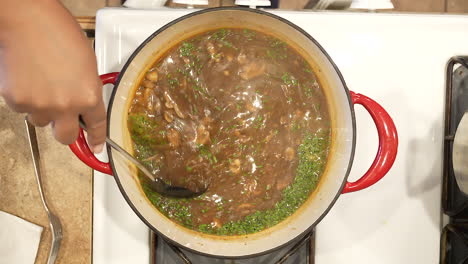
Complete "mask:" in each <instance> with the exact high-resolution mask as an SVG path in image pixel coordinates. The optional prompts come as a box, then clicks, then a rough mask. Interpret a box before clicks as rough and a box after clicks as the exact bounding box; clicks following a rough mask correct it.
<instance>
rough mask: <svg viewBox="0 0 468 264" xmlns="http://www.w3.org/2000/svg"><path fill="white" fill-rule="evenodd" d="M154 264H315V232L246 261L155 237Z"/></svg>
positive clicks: (153, 245)
mask: <svg viewBox="0 0 468 264" xmlns="http://www.w3.org/2000/svg"><path fill="white" fill-rule="evenodd" d="M152 248H153V254H152V255H153V256H152V259H153V260H154V262H153V263H154V264H201V263H203V264H233V263H235V264H314V250H315V232H313V231H312V232H311V233H309V234H307V235H306V236H304V237H303V238H302V239H300V240H298V241H297V243H294V244H291V245H287V246H285V247H283V248H281V249H278V250H276V251H274V252H271V253H269V254H266V255H263V256H258V257H254V258H246V259H236V260H234V259H221V258H212V257H206V256H201V255H198V254H195V253H193V252H188V251H186V250H184V249H181V248H179V247H177V246H175V245H172V244H170V243H169V242H167V241H165V240H164V239H162V238H161V237H159V236H157V235H153V243H152Z"/></svg>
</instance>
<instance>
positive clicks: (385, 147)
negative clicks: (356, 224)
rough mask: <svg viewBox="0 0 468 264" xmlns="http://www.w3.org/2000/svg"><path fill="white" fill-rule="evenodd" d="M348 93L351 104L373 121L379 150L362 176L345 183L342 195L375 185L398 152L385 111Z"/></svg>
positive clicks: (390, 119) (368, 100)
mask: <svg viewBox="0 0 468 264" xmlns="http://www.w3.org/2000/svg"><path fill="white" fill-rule="evenodd" d="M350 93H351V101H352V102H353V104H360V105H362V106H363V107H364V108H365V109H366V110H367V112H369V114H370V115H371V117H372V119H373V120H374V123H375V126H376V127H377V133H378V135H379V149H378V151H377V155H376V156H375V159H374V162H373V163H372V165H371V166H370V168H369V170H367V172H366V173H365V174H364V176H362V177H361V178H360V179H359V180H357V181H355V182H347V183H346V185H345V187H344V189H343V192H342V193H349V192H355V191H359V190H362V189H365V188H367V187H369V186H371V185H374V184H375V183H377V182H378V181H379V180H380V179H382V178H383V176H385V174H387V172H388V171H389V170H390V168H391V167H392V165H393V163H394V161H395V158H396V154H397V152H398V134H397V130H396V127H395V123H393V120H392V118H391V117H390V115H389V114H388V113H387V111H385V109H384V108H383V107H382V106H380V105H379V104H378V103H377V102H375V101H374V100H372V99H370V98H369V97H367V96H365V95H362V94H358V93H354V92H352V91H350Z"/></svg>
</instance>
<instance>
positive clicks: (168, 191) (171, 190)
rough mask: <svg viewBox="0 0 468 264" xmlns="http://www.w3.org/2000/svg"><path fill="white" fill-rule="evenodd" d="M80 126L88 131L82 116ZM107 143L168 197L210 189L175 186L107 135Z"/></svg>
mask: <svg viewBox="0 0 468 264" xmlns="http://www.w3.org/2000/svg"><path fill="white" fill-rule="evenodd" d="M80 127H81V128H82V129H83V130H85V131H86V125H85V124H84V122H83V120H81V118H80ZM106 143H107V144H108V145H109V146H111V147H112V148H113V149H115V150H116V151H117V152H118V153H120V154H121V155H122V156H123V157H124V158H125V159H127V160H128V161H130V162H131V163H133V164H134V165H135V166H136V167H137V168H138V169H139V170H140V171H141V172H143V174H144V175H145V176H146V179H147V180H148V181H147V182H146V183H147V184H148V186H149V187H150V188H151V190H153V191H155V192H157V193H159V194H161V195H163V196H167V197H173V198H193V197H197V196H200V195H202V194H203V193H205V192H206V190H207V189H208V187H207V186H204V188H203V189H201V190H199V191H192V190H190V189H188V188H185V187H182V186H175V185H170V184H167V183H166V182H164V181H163V180H162V179H161V178H160V177H158V176H156V175H154V174H153V173H151V172H150V171H149V170H148V169H147V168H146V166H145V165H143V164H142V163H141V162H140V161H139V160H137V159H136V158H134V157H133V156H132V155H131V154H130V153H128V152H127V151H126V150H125V149H123V148H122V147H120V146H119V145H118V144H117V143H116V142H115V141H113V140H112V139H110V138H109V137H107V136H106ZM161 173H168V172H167V171H166V170H161V171H160V174H161Z"/></svg>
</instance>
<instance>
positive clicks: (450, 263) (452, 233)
mask: <svg viewBox="0 0 468 264" xmlns="http://www.w3.org/2000/svg"><path fill="white" fill-rule="evenodd" d="M446 74H447V75H446V82H447V87H446V98H445V100H446V102H445V131H444V137H445V138H444V165H443V185H442V209H443V212H444V213H445V214H446V215H448V216H449V217H450V223H449V224H448V225H447V226H446V227H444V229H443V232H442V237H441V242H440V243H441V244H440V245H441V246H440V250H441V252H440V263H441V264H465V263H468V196H467V195H465V194H464V193H462V192H461V191H460V189H459V188H458V185H457V182H456V180H455V175H454V172H453V165H452V148H453V140H454V137H455V132H456V129H457V126H458V124H459V123H460V120H461V118H462V117H463V114H464V113H465V112H466V111H468V56H465V57H463V56H458V57H453V58H452V59H450V61H449V63H448V65H447V73H446ZM467 158H468V157H467Z"/></svg>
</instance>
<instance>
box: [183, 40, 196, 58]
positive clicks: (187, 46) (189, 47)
mask: <svg viewBox="0 0 468 264" xmlns="http://www.w3.org/2000/svg"><path fill="white" fill-rule="evenodd" d="M194 50H195V47H194V46H193V44H192V43H190V42H183V43H182V45H181V46H180V49H179V53H180V56H185V57H189V56H191V55H192V52H193V51H194Z"/></svg>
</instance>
